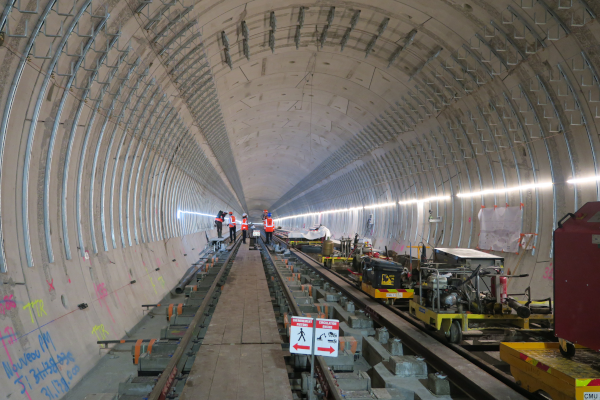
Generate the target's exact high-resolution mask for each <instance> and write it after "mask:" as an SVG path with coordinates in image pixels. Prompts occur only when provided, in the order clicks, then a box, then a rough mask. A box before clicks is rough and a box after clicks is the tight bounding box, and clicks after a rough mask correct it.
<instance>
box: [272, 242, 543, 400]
mask: <svg viewBox="0 0 600 400" xmlns="http://www.w3.org/2000/svg"><path fill="white" fill-rule="evenodd" d="M274 240H276V241H277V242H278V243H280V244H281V245H284V246H286V247H287V244H286V243H285V242H284V241H283V240H281V239H280V238H278V237H276V236H275V237H274ZM290 251H291V253H292V254H293V255H294V256H295V257H296V258H297V259H298V260H300V261H301V262H302V263H303V264H304V265H305V266H307V267H309V268H311V269H312V270H313V271H315V272H316V273H318V274H319V275H320V276H321V277H322V278H323V279H325V280H326V281H327V282H329V283H330V284H331V285H332V286H334V287H335V288H336V289H337V290H339V291H340V292H342V293H343V294H344V295H345V296H347V297H348V298H349V299H351V300H352V301H353V302H354V303H355V305H356V306H357V307H360V308H362V309H363V310H365V312H367V313H369V314H370V315H371V317H372V318H373V319H374V320H375V321H376V322H377V323H378V324H380V325H381V326H385V327H386V328H387V329H388V330H389V331H390V332H391V333H392V334H394V335H395V336H397V337H398V338H400V339H401V340H402V341H403V343H405V344H406V345H407V346H408V347H409V348H410V349H411V350H412V351H414V352H415V353H416V354H420V355H422V356H424V357H425V359H426V361H427V363H428V364H429V365H431V367H433V368H434V369H435V370H437V371H443V372H444V373H445V374H447V375H448V379H449V380H450V381H451V382H452V383H453V384H454V385H456V386H457V387H458V388H460V389H461V390H462V391H464V392H465V393H466V394H467V395H468V396H469V397H472V398H474V399H535V400H540V399H545V397H544V396H542V395H538V394H532V393H530V392H528V391H527V390H525V389H524V388H521V387H520V386H519V385H518V383H517V382H515V380H514V379H513V377H512V376H511V375H509V374H507V373H505V372H504V371H502V370H500V369H498V368H497V367H496V366H495V365H492V364H491V363H488V362H487V361H485V360H483V359H481V358H479V357H478V356H477V355H476V354H474V352H476V351H490V350H494V348H491V349H490V348H489V347H488V346H469V347H463V346H461V345H457V344H451V343H448V342H447V341H446V340H445V339H444V338H442V336H441V335H440V334H439V333H436V332H432V331H431V330H430V329H429V328H428V327H427V326H426V324H424V323H423V322H421V321H419V320H417V319H415V318H413V317H412V316H411V315H410V314H409V313H408V312H405V311H402V310H400V309H398V308H396V307H393V306H389V305H386V304H382V303H380V302H379V301H377V300H375V299H374V298H372V297H370V296H369V295H367V294H366V293H364V292H363V291H361V290H360V289H358V288H356V286H355V283H354V282H353V281H351V280H350V279H348V278H346V277H345V276H343V275H341V274H338V273H337V272H335V271H332V270H330V269H327V268H325V267H324V266H323V264H321V263H319V262H317V261H316V260H314V259H313V258H311V257H310V256H308V255H307V254H305V253H303V252H302V251H299V250H296V249H290Z"/></svg>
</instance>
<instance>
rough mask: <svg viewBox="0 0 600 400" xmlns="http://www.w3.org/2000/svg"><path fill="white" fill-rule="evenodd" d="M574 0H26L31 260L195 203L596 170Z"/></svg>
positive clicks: (16, 85)
mask: <svg viewBox="0 0 600 400" xmlns="http://www.w3.org/2000/svg"><path fill="white" fill-rule="evenodd" d="M566 3H567V2H565V1H562V0H560V1H559V0H527V1H525V0H523V1H521V0H519V1H515V0H501V1H487V0H473V1H453V0H452V1H451V0H424V1H412V0H404V1H386V0H377V1H368V2H367V1H355V2H340V1H331V2H326V3H324V2H310V1H309V2H304V3H295V2H290V1H278V2H276V3H273V2H266V1H262V0H259V1H252V2H241V1H216V0H205V1H201V2H197V1H193V0H177V1H172V2H168V1H166V0H164V1H149V2H139V1H136V0H129V1H114V0H113V1H109V2H102V1H101V0H81V1H76V2H75V3H73V2H68V1H66V0H49V1H47V2H44V1H43V0H40V1H38V2H35V4H34V3H31V4H28V5H25V4H22V3H21V2H18V1H13V0H8V2H7V3H6V4H5V6H4V8H3V10H2V14H1V15H0V30H1V31H2V32H3V34H4V36H3V37H2V40H3V42H2V46H1V47H0V52H1V54H0V55H1V56H2V60H3V61H2V62H3V68H2V70H1V76H0V82H2V85H3V86H2V88H1V98H2V102H3V103H2V110H3V114H2V120H1V124H0V143H3V144H4V147H1V148H0V159H1V161H2V163H3V166H7V167H5V171H4V174H3V176H2V177H3V178H4V179H2V189H3V204H8V205H7V210H8V211H7V212H4V211H3V212H2V218H3V221H2V223H3V224H4V226H7V227H13V226H16V227H18V229H19V230H18V232H19V235H22V237H23V242H24V247H23V248H22V249H21V248H19V252H21V253H19V257H23V256H24V257H25V258H26V259H27V262H28V264H29V265H32V264H33V259H34V258H35V254H34V253H36V252H37V251H40V252H41V254H47V255H48V257H49V260H50V261H52V260H53V248H54V247H55V246H56V243H57V240H56V239H53V236H56V235H60V236H61V241H62V242H63V247H64V251H65V256H66V257H67V259H69V257H70V254H71V253H72V251H71V248H70V247H71V246H70V245H71V244H72V243H75V242H76V243H77V244H78V246H77V247H79V250H80V252H81V251H83V249H84V248H86V247H87V246H91V248H92V249H93V250H94V251H95V252H97V251H98V250H99V249H101V248H104V249H105V250H106V249H108V248H109V246H110V244H112V247H113V248H116V247H117V244H118V242H121V246H126V245H127V244H128V245H131V244H132V243H133V242H139V241H141V242H145V241H147V240H149V239H152V240H155V239H158V238H163V237H165V234H164V233H163V234H162V235H161V234H159V232H158V228H159V227H163V226H164V224H165V222H166V221H169V218H171V219H173V216H172V212H173V211H177V210H181V209H188V210H189V209H191V208H194V210H196V211H194V212H204V213H210V214H212V213H214V212H215V211H217V210H219V209H229V210H234V211H236V212H242V211H249V212H251V215H257V213H258V212H259V211H260V210H263V209H265V208H268V209H270V210H272V211H274V213H275V214H276V215H279V216H282V215H289V214H292V213H294V212H300V211H307V210H315V209H316V210H319V209H324V207H326V206H327V207H334V208H335V202H336V201H339V202H341V203H343V204H348V205H352V204H368V202H379V201H382V199H386V200H397V199H398V197H400V196H405V195H406V193H408V192H407V191H408V190H409V189H410V188H413V187H416V186H418V187H420V188H421V189H420V192H416V191H415V192H414V193H413V194H412V195H413V196H416V197H423V196H425V197H426V196H427V195H428V194H431V193H432V192H435V191H438V188H441V186H440V185H443V182H444V179H446V180H449V179H454V178H453V177H455V176H459V177H460V178H461V179H462V177H464V176H467V178H468V185H467V182H466V181H465V182H464V185H463V183H462V181H461V180H459V182H457V183H458V184H459V186H460V185H463V186H464V187H457V188H449V189H451V190H453V191H456V190H466V188H467V186H468V189H469V190H471V191H473V190H476V189H480V190H483V189H485V187H487V186H493V187H498V185H503V186H504V187H507V186H510V185H513V184H514V185H516V184H521V183H523V182H528V181H533V182H538V181H540V180H543V179H548V180H550V181H552V182H554V183H555V184H556V185H559V184H560V185H562V184H563V182H564V181H565V180H566V179H567V178H568V177H569V176H575V175H578V174H585V173H587V174H590V173H597V172H598V165H597V162H596V159H595V148H596V147H597V144H596V141H597V138H596V136H597V131H598V130H597V127H596V118H597V117H598V111H597V110H596V108H595V105H594V103H595V102H596V97H597V95H598V93H596V91H597V90H598V89H599V88H600V78H599V75H598V73H597V71H598V70H600V57H599V55H598V37H599V36H600V35H599V33H598V30H599V29H598V22H597V20H596V14H597V13H598V12H599V11H600V5H599V2H598V1H591V0H573V1H569V3H568V4H566ZM563 134H564V136H562V137H561V136H560V135H563ZM590 150H591V152H590ZM138 160H139V161H138ZM449 165H451V166H452V168H454V171H455V174H454V175H452V174H451V173H450V172H449V171H450V167H449ZM461 166H462V167H461ZM171 167H175V168H174V169H172V168H171ZM461 168H464V171H463V170H461ZM6 171H17V173H16V174H12V173H9V174H6ZM444 171H446V172H444ZM427 174H433V176H437V175H436V174H438V175H439V177H437V178H433V177H428V175H427ZM443 174H446V175H447V176H446V177H445V178H443V179H442V176H443ZM157 177H159V178H157ZM417 178H418V179H419V180H420V181H419V182H417ZM428 179H431V182H429V181H428ZM436 179H441V181H440V182H441V183H436ZM365 182H371V184H372V185H371V186H369V185H370V184H369V183H365ZM373 182H378V183H377V184H375V183H373ZM329 183H331V184H332V185H333V186H332V185H329V186H326V184H329ZM334 184H335V185H337V186H335V185H334ZM353 185H354V186H356V187H359V186H360V187H363V188H368V187H372V188H373V190H374V192H377V193H378V194H377V195H376V196H373V194H372V193H369V194H368V195H361V196H358V197H353V195H352V193H355V192H356V191H357V190H358V189H357V188H356V187H353ZM375 185H379V186H382V187H384V188H385V190H383V191H382V192H381V193H379V190H380V189H381V188H380V187H377V188H375ZM332 187H336V189H335V190H334V193H328V192H327V190H329V189H330V188H332ZM323 188H326V190H324V189H323ZM441 190H442V191H444V190H446V191H447V189H444V188H441ZM13 192H14V196H12V197H10V196H9V197H8V198H6V195H7V193H8V194H13ZM374 192H373V193H374ZM411 193H412V192H411ZM565 193H566V192H565V190H564V188H563V187H562V186H557V187H556V188H555V189H554V191H553V201H554V207H553V214H555V215H556V214H557V213H560V211H561V210H562V209H564V208H565V204H567V203H570V202H571V199H570V197H571V194H565ZM323 196H325V197H323ZM572 196H573V197H574V199H573V202H574V203H575V205H578V204H580V203H581V201H582V200H581V199H583V198H584V197H585V196H583V195H582V194H580V193H579V189H575V192H574V193H573V194H572ZM520 197H521V198H520V199H519V200H521V201H522V200H523V199H522V197H523V194H522V193H520ZM563 197H564V198H563ZM6 200H10V201H8V202H7V201H6ZM506 200H507V202H508V196H506ZM331 201H333V203H331ZM494 202H497V198H495V199H494ZM481 203H482V206H483V205H484V203H485V202H484V199H483V198H482V199H481ZM24 205H26V206H24ZM192 206H193V207H192ZM152 208H155V209H156V211H155V212H154V214H156V215H153V214H152ZM159 209H161V210H163V212H164V213H165V215H164V216H162V215H161V214H160V212H159V211H158V210H159ZM167 209H168V210H169V211H166V210H167ZM56 211H57V212H56ZM176 215H179V214H176ZM36 217H37V218H36ZM539 217H540V215H536V218H539ZM86 221H89V222H86ZM171 222H172V221H171ZM73 224H74V225H73ZM190 224H191V223H190ZM87 225H89V226H87ZM171 225H172V226H171V231H172V233H173V232H174V231H175V230H176V229H175V228H176V224H175V223H171ZM53 226H60V230H59V231H58V230H57V229H56V228H55V229H54V230H53ZM31 227H33V228H34V229H31ZM35 229H40V231H41V232H43V233H42V234H41V235H42V237H43V241H42V243H43V245H41V246H39V247H40V248H39V249H37V248H33V249H32V247H31V242H32V240H31V236H32V234H35ZM3 231H4V229H2V230H0V232H3ZM32 232H33V233H32ZM57 232H59V233H57ZM69 238H70V239H69ZM0 242H1V241H0ZM110 242H112V243H110ZM15 243H19V242H18V241H15ZM5 247H6V246H5ZM44 247H45V249H44ZM44 250H45V251H44ZM61 251H62V250H61ZM0 254H2V252H0ZM2 258H3V257H0V261H3V260H2Z"/></svg>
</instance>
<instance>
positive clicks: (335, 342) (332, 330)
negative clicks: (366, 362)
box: [290, 317, 340, 357]
mask: <svg viewBox="0 0 600 400" xmlns="http://www.w3.org/2000/svg"><path fill="white" fill-rule="evenodd" d="M315 321H316V323H315ZM339 336H340V322H339V321H338V320H335V319H313V318H306V317H292V319H291V324H290V353H296V354H308V355H310V354H313V351H314V354H315V355H316V356H325V357H337V356H338V349H339V341H340V338H339ZM313 338H314V349H313Z"/></svg>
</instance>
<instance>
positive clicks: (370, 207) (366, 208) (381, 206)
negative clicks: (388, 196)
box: [365, 203, 396, 210]
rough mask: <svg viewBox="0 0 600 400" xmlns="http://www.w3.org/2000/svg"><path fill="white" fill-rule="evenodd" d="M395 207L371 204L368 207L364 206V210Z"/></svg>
mask: <svg viewBox="0 0 600 400" xmlns="http://www.w3.org/2000/svg"><path fill="white" fill-rule="evenodd" d="M395 205H396V203H383V204H372V205H370V206H365V210H370V209H372V208H384V207H392V206H395Z"/></svg>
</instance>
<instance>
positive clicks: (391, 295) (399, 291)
mask: <svg viewBox="0 0 600 400" xmlns="http://www.w3.org/2000/svg"><path fill="white" fill-rule="evenodd" d="M360 270H361V271H362V282H361V285H360V287H361V289H362V291H363V292H365V293H367V294H369V295H371V296H373V297H375V298H376V299H388V300H394V299H412V297H413V296H414V289H410V288H409V287H408V286H407V285H408V279H407V272H408V270H407V269H406V268H404V267H403V266H402V265H400V264H398V263H395V262H393V261H389V260H382V259H379V258H371V257H365V258H363V259H362V260H361V268H360Z"/></svg>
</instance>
